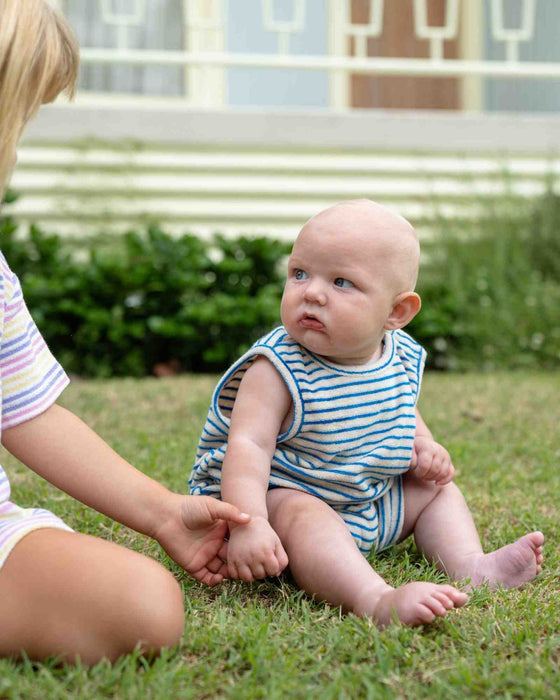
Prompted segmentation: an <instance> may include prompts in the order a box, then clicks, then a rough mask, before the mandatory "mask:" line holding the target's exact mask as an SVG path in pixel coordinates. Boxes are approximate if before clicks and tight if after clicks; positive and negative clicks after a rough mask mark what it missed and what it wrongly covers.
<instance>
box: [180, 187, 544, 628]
mask: <svg viewBox="0 0 560 700" xmlns="http://www.w3.org/2000/svg"><path fill="white" fill-rule="evenodd" d="M418 262H419V244H418V240H417V237H416V234H415V231H414V229H413V228H412V226H410V224H409V223H408V222H407V221H405V220H404V219H402V218H401V217H399V216H396V215H394V214H392V213H391V212H390V211H388V210H387V209H385V208H383V207H381V206H379V205H377V204H375V203H373V202H370V201H367V200H360V201H352V202H345V203H342V204H339V205H336V206H334V207H331V208H329V209H327V210H326V211H324V212H322V213H320V214H318V215H317V216H315V217H314V218H312V219H311V220H310V221H308V222H307V224H306V225H305V226H304V227H303V229H302V231H301V232H300V234H299V236H298V238H297V240H296V242H295V245H294V247H293V251H292V254H291V257H290V259H289V263H288V278H287V282H286V286H285V289H284V295H283V298H282V306H281V316H282V322H283V327H280V328H277V329H276V330H274V331H273V332H272V333H270V334H269V335H268V336H265V337H264V338H263V339H261V340H260V341H258V342H257V343H255V345H254V346H253V347H252V348H251V350H249V352H248V353H247V354H246V355H244V356H243V357H242V358H241V359H240V360H239V361H238V362H237V363H235V364H234V365H233V367H232V368H231V369H230V370H229V371H228V372H226V374H225V375H224V377H223V378H222V380H221V381H220V382H219V384H218V386H217V388H216V391H215V393H214V396H213V399H212V405H211V408H210V412H209V415H208V420H207V423H206V426H205V428H204V432H203V434H202V437H201V440H200V444H199V452H198V455H197V461H196V464H195V467H194V470H193V474H192V476H191V481H190V483H191V492H192V493H196V494H206V495H211V496H214V497H217V498H219V497H222V498H224V499H226V500H227V501H229V502H231V503H234V504H236V505H237V506H238V507H239V508H241V509H243V510H244V511H245V512H247V513H250V514H251V515H252V520H251V523H250V524H249V525H247V526H246V527H244V528H239V527H238V526H237V525H236V524H234V523H232V524H230V539H229V549H228V567H229V571H230V574H231V575H232V576H233V577H235V578H240V579H242V580H244V581H252V580H254V579H258V578H262V577H264V576H270V575H277V574H279V573H280V572H281V571H282V570H283V569H284V567H286V565H287V564H288V563H289V566H290V569H291V571H292V574H293V575H294V577H295V579H296V581H297V582H298V584H299V585H300V586H301V587H302V588H303V589H305V590H306V591H307V592H308V593H310V594H313V595H315V596H316V597H317V598H320V599H323V600H326V601H328V602H329V603H331V604H333V605H341V606H343V607H344V608H345V609H346V610H349V611H352V612H354V613H356V614H357V615H360V616H364V617H369V618H372V619H373V620H374V621H375V622H376V623H377V624H378V625H380V626H383V625H385V624H387V623H389V622H390V621H391V620H392V619H393V617H394V615H396V616H397V617H398V618H399V620H400V621H401V622H403V623H404V624H407V625H421V624H426V623H430V622H432V621H433V620H434V619H435V618H436V617H441V616H443V615H445V614H446V613H447V612H448V611H449V610H451V609H453V608H458V607H461V606H462V605H464V604H465V602H466V600H467V595H466V593H464V592H462V591H460V590H458V589H457V588H455V587H453V586H451V585H438V584H435V583H429V582H422V581H415V582H412V583H408V584H405V585H402V586H400V587H398V588H393V587H392V586H390V585H389V584H388V583H386V582H385V581H384V580H383V579H382V578H381V577H380V576H379V575H378V574H377V573H376V572H375V570H374V569H373V568H372V567H371V566H370V564H369V563H368V561H367V560H366V558H365V556H364V555H367V554H369V552H370V551H380V550H382V549H384V548H386V547H389V546H390V545H392V544H394V543H396V542H399V541H401V540H402V539H404V538H405V537H408V535H410V534H414V537H415V539H416V543H417V545H418V547H419V549H420V550H421V551H422V552H423V554H424V555H425V556H426V557H427V558H428V559H429V560H430V561H433V562H435V564H436V566H437V567H438V568H439V569H441V570H442V571H444V572H445V573H446V574H448V575H449V576H450V577H451V578H452V579H453V580H455V581H458V580H462V579H470V585H471V586H477V585H479V584H481V583H483V582H488V583H490V585H500V584H501V585H503V586H505V587H516V586H520V585H522V584H524V583H526V582H527V581H530V580H531V579H532V578H533V577H534V576H536V574H537V573H538V572H539V571H540V569H541V563H542V545H543V539H544V538H543V536H542V534H541V533H540V532H533V533H531V534H528V535H525V536H524V537H522V538H520V539H519V540H517V542H515V543H513V544H510V545H508V546H506V547H503V548H501V549H499V550H497V551H495V552H492V553H489V554H484V553H483V551H482V548H481V545H480V540H479V538H478V535H477V532H476V529H475V526H474V523H473V521H472V518H471V515H470V513H469V510H468V508H467V505H466V503H465V500H464V498H463V496H462V495H461V492H460V491H459V489H458V488H457V487H456V486H455V484H454V483H453V481H452V479H453V476H454V468H453V465H452V462H451V459H450V457H449V454H448V452H447V451H446V450H445V448H443V447H442V446H441V445H440V444H438V443H437V442H435V440H434V439H433V437H432V434H431V433H430V431H429V430H428V428H427V426H426V424H425V423H424V421H423V420H422V418H421V416H420V414H419V412H418V409H417V408H416V401H417V397H418V393H419V389H420V383H421V379H422V371H423V367H424V359H425V352H424V350H423V349H422V348H421V347H420V346H419V345H418V344H417V343H416V342H415V341H414V340H413V339H412V338H411V337H410V336H409V335H407V334H406V333H405V332H404V331H402V330H401V329H402V328H403V327H404V326H405V325H406V324H407V323H408V322H409V321H410V320H411V319H412V318H413V317H414V316H415V315H416V314H417V313H418V311H419V309H420V297H419V296H418V294H417V293H416V292H415V291H414V287H415V284H416V278H417V274H418Z"/></svg>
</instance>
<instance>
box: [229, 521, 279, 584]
mask: <svg viewBox="0 0 560 700" xmlns="http://www.w3.org/2000/svg"><path fill="white" fill-rule="evenodd" d="M230 530H231V532H230V536H229V545H228V559H227V562H228V570H229V574H230V576H231V577H232V578H239V579H241V580H242V581H254V580H255V579H257V578H265V577H266V576H279V575H280V574H281V573H282V571H283V570H284V569H285V568H286V566H287V565H288V556H287V554H286V552H285V551H284V547H283V546H282V543H281V542H280V538H279V537H278V535H277V534H276V532H275V531H274V530H273V529H272V527H271V526H270V523H269V522H268V520H266V518H263V517H253V519H252V520H251V522H250V523H249V524H248V525H244V526H243V527H235V528H230Z"/></svg>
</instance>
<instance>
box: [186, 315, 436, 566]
mask: <svg viewBox="0 0 560 700" xmlns="http://www.w3.org/2000/svg"><path fill="white" fill-rule="evenodd" d="M258 355H264V356H265V357H267V358H268V360H269V361H270V362H272V364H273V365H274V367H275V368H276V369H277V370H278V372H279V373H280V375H281V376H282V378H283V379H284V381H285V383H286V386H287V388H288V390H289V392H290V394H291V397H292V401H293V407H294V411H293V420H292V423H291V425H290V426H289V428H288V430H286V432H284V433H283V434H282V435H280V436H279V437H278V441H277V446H276V451H275V453H274V456H273V458H272V463H271V470H270V482H269V483H270V488H278V487H287V488H291V489H298V490H300V491H305V492H307V493H310V494H313V495H314V496H317V497H319V498H321V499H322V500H323V501H325V502H326V503H328V504H329V505H330V506H331V507H332V508H333V509H334V510H335V511H336V512H337V513H339V515H340V516H341V517H342V518H343V520H344V522H345V523H346V525H347V526H348V528H349V529H350V532H351V533H352V535H353V537H354V539H355V541H356V543H357V545H358V547H359V548H360V551H361V552H362V553H363V554H365V555H367V554H368V553H369V552H370V551H372V550H373V551H375V552H378V551H381V550H382V549H385V548H386V547H389V546H390V545H391V544H394V543H395V542H396V541H397V539H398V537H399V534H400V532H401V529H402V525H403V517H404V503H403V490H402V480H401V475H402V474H404V473H405V472H406V471H408V469H409V466H410V459H411V455H412V445H413V442H414V433H415V430H416V420H415V411H414V408H415V405H416V401H417V398H418V393H419V388H420V382H421V379H422V372H423V369H424V362H425V358H426V353H425V351H424V349H423V348H422V347H421V346H420V345H418V343H416V342H415V341H414V340H413V339H412V338H411V337H410V336H409V335H408V334H407V333H405V332H404V331H401V330H397V331H389V332H387V333H386V334H385V337H384V342H383V352H382V355H381V357H380V358H379V359H378V360H377V361H376V362H374V363H372V364H370V365H361V366H356V367H347V366H342V365H335V364H334V363H332V362H328V361H327V360H325V359H323V358H322V357H319V356H317V355H314V354H312V353H311V352H309V351H307V350H306V349H305V348H304V347H302V346H301V345H299V344H298V343H297V342H296V341H295V340H293V339H292V338H291V337H290V336H289V335H288V334H287V333H286V330H285V329H284V328H283V327H282V326H280V327H279V328H276V329H275V330H274V331H272V332H271V333H269V334H268V335H266V336H264V337H263V338H261V339H260V340H259V341H257V342H256V343H255V344H254V345H253V346H252V348H251V349H250V350H249V351H248V352H247V353H245V355H243V357H241V358H240V359H239V360H238V361H237V362H236V363H235V364H234V365H233V366H232V367H230V369H229V370H228V371H227V372H226V373H225V375H224V376H223V377H222V379H221V380H220V381H219V383H218V385H217V387H216V389H215V391H214V395H213V397H212V403H211V406H210V410H209V412H208V417H207V420H206V424H205V426H204V429H203V432H202V436H201V438H200V442H199V446H198V451H197V455H196V462H195V465H194V467H193V471H192V474H191V477H190V480H189V485H190V489H191V493H193V494H203V495H208V496H214V497H215V498H219V497H220V479H221V467H222V463H223V458H224V455H225V452H226V448H227V439H228V429H229V422H230V415H231V411H232V407H233V403H234V401H235V396H236V394H237V388H238V387H239V384H240V382H241V380H242V378H243V375H244V373H245V371H246V370H247V368H248V367H249V366H250V364H251V363H252V362H253V360H254V359H255V357H256V356H258Z"/></svg>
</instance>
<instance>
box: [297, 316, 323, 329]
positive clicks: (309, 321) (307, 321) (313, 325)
mask: <svg viewBox="0 0 560 700" xmlns="http://www.w3.org/2000/svg"><path fill="white" fill-rule="evenodd" d="M299 324H300V326H303V328H309V329H310V330H314V331H320V330H322V329H323V328H324V327H325V324H324V323H323V322H322V321H319V319H318V318H316V317H315V316H313V314H303V316H302V317H301V318H300V320H299Z"/></svg>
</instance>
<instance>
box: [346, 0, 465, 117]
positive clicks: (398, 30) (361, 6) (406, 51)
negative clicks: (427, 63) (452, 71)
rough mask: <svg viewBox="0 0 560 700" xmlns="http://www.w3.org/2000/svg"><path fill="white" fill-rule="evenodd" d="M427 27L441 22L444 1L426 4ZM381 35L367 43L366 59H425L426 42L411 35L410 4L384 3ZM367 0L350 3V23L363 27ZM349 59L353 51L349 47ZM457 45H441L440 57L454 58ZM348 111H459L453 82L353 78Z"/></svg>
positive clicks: (400, 0)
mask: <svg viewBox="0 0 560 700" xmlns="http://www.w3.org/2000/svg"><path fill="white" fill-rule="evenodd" d="M427 4H428V24H430V25H435V26H441V25H442V24H444V21H445V4H446V3H445V0H428V3H427ZM384 6H385V7H384V13H383V32H382V35H381V36H380V37H379V38H372V39H368V42H367V46H368V56H387V57H406V58H427V57H429V50H430V47H429V42H428V41H427V40H426V39H418V38H417V37H416V35H415V33H414V18H413V0H385V3H384ZM368 17H369V0H352V23H356V24H362V23H367V22H368ZM350 51H351V54H352V55H353V53H354V47H353V45H352V43H351V45H350ZM457 56H458V41H457V40H453V41H446V42H445V43H444V57H445V58H457ZM350 104H351V106H352V107H358V108H360V107H362V108H370V107H377V108H382V109H459V108H460V84H459V80H458V79H457V78H437V77H436V78H432V77H417V76H413V77H408V76H385V75H353V76H351V78H350Z"/></svg>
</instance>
